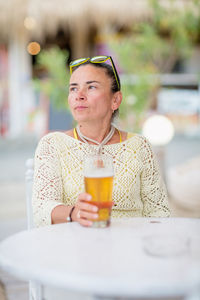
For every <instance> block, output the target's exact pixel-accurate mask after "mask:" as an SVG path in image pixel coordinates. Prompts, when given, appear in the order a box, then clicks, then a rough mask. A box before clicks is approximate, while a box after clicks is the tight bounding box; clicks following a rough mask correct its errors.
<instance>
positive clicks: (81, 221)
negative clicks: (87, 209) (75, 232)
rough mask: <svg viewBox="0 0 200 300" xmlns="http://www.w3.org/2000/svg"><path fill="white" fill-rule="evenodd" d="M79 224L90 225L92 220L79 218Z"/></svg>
mask: <svg viewBox="0 0 200 300" xmlns="http://www.w3.org/2000/svg"><path fill="white" fill-rule="evenodd" d="M79 224H80V225H82V226H85V227H91V226H92V224H93V222H92V221H90V220H86V219H79Z"/></svg>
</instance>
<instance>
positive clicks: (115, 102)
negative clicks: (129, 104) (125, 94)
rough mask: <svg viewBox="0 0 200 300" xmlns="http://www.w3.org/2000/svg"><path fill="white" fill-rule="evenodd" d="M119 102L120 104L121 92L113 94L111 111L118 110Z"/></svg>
mask: <svg viewBox="0 0 200 300" xmlns="http://www.w3.org/2000/svg"><path fill="white" fill-rule="evenodd" d="M121 102H122V93H121V91H118V92H116V93H114V95H113V99H112V110H116V109H118V108H119V106H120V104H121Z"/></svg>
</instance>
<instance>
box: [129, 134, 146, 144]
mask: <svg viewBox="0 0 200 300" xmlns="http://www.w3.org/2000/svg"><path fill="white" fill-rule="evenodd" d="M127 140H128V141H130V142H131V143H134V144H135V143H138V144H140V145H141V146H142V145H146V144H148V145H150V143H149V141H148V140H147V138H146V137H145V136H143V135H142V134H139V133H133V132H127Z"/></svg>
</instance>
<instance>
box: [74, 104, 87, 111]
mask: <svg viewBox="0 0 200 300" xmlns="http://www.w3.org/2000/svg"><path fill="white" fill-rule="evenodd" d="M86 108H87V106H83V105H79V106H76V107H75V110H84V109H86Z"/></svg>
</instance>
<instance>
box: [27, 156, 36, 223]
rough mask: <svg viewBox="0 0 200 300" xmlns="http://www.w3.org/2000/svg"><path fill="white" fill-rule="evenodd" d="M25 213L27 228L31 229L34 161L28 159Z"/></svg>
mask: <svg viewBox="0 0 200 300" xmlns="http://www.w3.org/2000/svg"><path fill="white" fill-rule="evenodd" d="M25 165H26V173H25V182H26V213H27V227H28V229H31V228H33V227H34V222H33V206H32V190H33V175H34V160H33V158H29V159H27V160H26V164H25Z"/></svg>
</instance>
